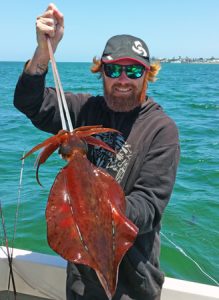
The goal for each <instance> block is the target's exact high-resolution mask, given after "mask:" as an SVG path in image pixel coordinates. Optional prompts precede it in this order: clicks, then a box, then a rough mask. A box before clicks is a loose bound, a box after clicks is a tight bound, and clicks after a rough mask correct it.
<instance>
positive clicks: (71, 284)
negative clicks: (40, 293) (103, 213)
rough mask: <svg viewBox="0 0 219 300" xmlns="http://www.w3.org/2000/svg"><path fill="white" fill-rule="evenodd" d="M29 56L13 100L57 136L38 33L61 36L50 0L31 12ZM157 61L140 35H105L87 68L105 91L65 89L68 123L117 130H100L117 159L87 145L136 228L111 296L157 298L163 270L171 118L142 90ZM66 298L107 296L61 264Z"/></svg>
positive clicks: (174, 153)
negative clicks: (120, 193) (33, 38)
mask: <svg viewBox="0 0 219 300" xmlns="http://www.w3.org/2000/svg"><path fill="white" fill-rule="evenodd" d="M36 27H37V41H38V46H37V48H36V51H35V54H34V56H33V58H32V59H31V60H30V61H29V62H28V63H27V64H26V66H25V69H24V72H23V74H22V75H21V77H20V78H19V81H18V83H17V86H16V90H15V98H14V104H15V106H16V107H17V108H18V109H19V110H20V111H22V112H23V113H25V114H26V115H27V117H28V118H30V120H31V121H32V122H33V124H34V125H35V126H36V127H38V128H39V129H41V130H44V131H47V132H51V133H54V134H56V133H57V132H58V131H59V130H60V129H61V120H60V116H59V110H58V104H57V97H56V92H55V90H54V89H52V88H45V86H44V80H45V76H46V71H47V66H48V62H49V53H48V49H47V44H46V38H45V34H48V35H49V36H50V38H51V43H52V46H53V50H54V51H55V49H56V48H57V46H58V43H59V41H60V40H61V38H62V36H63V31H64V18H63V16H62V14H61V13H60V12H59V11H58V9H57V8H56V7H55V6H54V5H53V4H50V5H49V7H48V8H47V10H46V11H45V13H44V14H43V15H42V16H40V17H38V18H37V23H36ZM158 71H159V65H157V64H151V63H150V57H149V51H148V48H147V46H146V44H145V43H144V41H142V40H141V39H139V38H136V37H133V36H130V35H119V36H114V37H112V38H111V39H110V40H109V41H108V42H107V44H106V47H105V49H104V51H103V54H102V57H101V59H100V60H96V59H94V65H93V67H92V72H100V75H101V77H102V80H103V90H104V96H96V97H94V96H91V95H85V94H77V95H76V94H72V93H66V100H67V103H68V107H69V111H70V115H71V118H72V122H73V126H74V127H79V126H82V125H97V124H101V125H103V126H104V127H111V128H115V129H117V130H119V131H120V132H121V133H122V137H121V136H118V135H116V134H114V133H113V134H112V133H105V134H102V135H100V136H99V138H101V139H102V140H103V141H104V142H107V143H108V144H109V145H110V146H111V147H112V148H114V149H115V150H116V151H117V155H116V157H114V156H113V155H111V154H110V153H109V152H107V151H104V150H103V149H101V150H100V149H97V148H95V147H93V148H92V149H90V151H89V155H88V158H89V159H90V160H91V161H92V162H93V163H94V164H96V165H97V166H100V167H103V168H105V169H106V170H107V171H108V172H109V173H110V174H111V175H112V176H114V177H115V178H116V180H117V181H118V182H119V183H120V185H121V186H122V188H123V189H124V192H125V196H126V215H127V217H128V218H129V219H130V220H131V221H132V222H133V223H134V224H135V225H136V226H137V227H138V229H139V233H138V236H137V239H136V241H135V243H134V245H133V247H131V248H130V250H129V251H128V252H127V253H126V255H125V256H124V258H123V260H122V262H121V264H120V267H119V275H118V285H117V290H116V293H115V296H114V297H113V299H114V300H119V299H120V300H125V299H127V300H131V299H134V300H158V299H160V295H161V289H162V284H163V281H164V275H163V273H162V272H161V271H160V269H159V253H160V238H159V231H160V222H161V217H162V214H163V212H164V209H165V207H166V205H167V203H168V201H169V199H170V195H171V192H172V189H173V185H174V182H175V176H176V169H177V164H178V160H179V142H178V132H177V129H176V126H175V123H174V122H173V121H172V120H171V119H170V118H169V117H168V116H167V115H166V114H165V113H164V112H163V110H162V108H161V107H160V106H159V105H158V104H157V103H155V102H154V101H153V100H152V99H150V98H149V97H148V96H147V95H146V89H147V84H148V81H154V80H155V75H156V74H157V73H158ZM67 299H68V300H70V299H89V300H92V299H95V300H106V299H107V297H106V294H105V292H104V290H103V288H102V287H101V285H100V283H99V281H98V279H97V276H96V274H95V272H94V271H93V270H92V269H90V268H88V267H86V266H83V265H78V264H77V265H75V264H72V263H69V264H68V268H67Z"/></svg>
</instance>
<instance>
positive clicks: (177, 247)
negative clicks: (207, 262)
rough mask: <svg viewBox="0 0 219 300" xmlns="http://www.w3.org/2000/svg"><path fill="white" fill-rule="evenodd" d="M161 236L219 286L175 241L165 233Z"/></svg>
mask: <svg viewBox="0 0 219 300" xmlns="http://www.w3.org/2000/svg"><path fill="white" fill-rule="evenodd" d="M160 234H161V235H162V236H163V237H164V238H165V239H166V240H167V241H168V242H169V243H170V244H171V245H173V246H174V247H175V248H176V249H177V250H178V251H179V252H181V253H182V254H183V255H184V256H185V257H186V258H188V259H189V260H191V261H192V262H193V263H194V264H195V265H196V266H197V267H198V269H199V270H200V271H201V272H202V273H203V274H204V275H205V276H206V277H208V278H209V279H210V280H212V281H213V282H214V283H215V284H216V285H218V286H219V282H218V281H217V280H216V279H214V278H213V277H212V276H210V275H209V274H208V273H206V272H205V271H204V270H203V268H202V267H201V266H200V265H199V264H198V263H197V262H196V261H195V260H194V259H193V258H192V257H191V256H189V255H188V254H187V253H186V252H185V251H184V250H183V249H182V248H181V247H180V246H178V245H176V244H175V243H174V242H173V241H171V240H170V239H169V238H168V237H167V236H166V235H165V234H164V233H163V232H160Z"/></svg>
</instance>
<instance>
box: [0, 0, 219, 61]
mask: <svg viewBox="0 0 219 300" xmlns="http://www.w3.org/2000/svg"><path fill="white" fill-rule="evenodd" d="M0 1H1V3H0V11H1V17H0V38H1V43H0V61H26V60H27V59H29V58H31V57H32V55H33V53H34V50H35V48H36V45H37V43H36V34H35V31H36V30H35V21H36V17H37V16H39V15H41V14H42V13H43V12H44V10H45V9H46V8H47V6H48V5H49V3H50V1H45V0H14V1H13V0H0ZM53 3H54V4H55V5H56V6H57V7H58V9H59V10H60V11H61V12H62V13H63V14H64V17H65V34H64V37H63V39H62V41H61V43H60V45H59V47H58V49H57V51H56V54H55V57H56V60H57V61H69V62H70V61H73V62H90V61H92V58H93V57H94V56H97V57H100V56H101V54H102V51H103V48H104V46H105V44H106V41H107V40H108V39H109V38H110V37H111V36H113V35H117V34H131V35H134V36H137V37H140V38H142V39H143V40H144V41H145V42H146V44H147V45H148V47H149V50H150V54H151V56H154V57H156V58H164V57H166V58H172V57H178V56H182V57H185V56H188V57H191V58H193V57H196V58H197V57H203V58H208V57H212V56H214V57H216V58H219V17H218V12H219V0H153V1H148V0H137V1H135V0H110V1H103V0H77V1H75V0H62V1H61V0H56V1H54V2H53Z"/></svg>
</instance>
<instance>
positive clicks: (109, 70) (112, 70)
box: [104, 64, 122, 78]
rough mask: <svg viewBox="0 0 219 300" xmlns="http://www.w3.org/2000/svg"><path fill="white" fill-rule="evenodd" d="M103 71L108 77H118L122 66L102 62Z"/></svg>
mask: <svg viewBox="0 0 219 300" xmlns="http://www.w3.org/2000/svg"><path fill="white" fill-rule="evenodd" d="M104 72H105V74H106V76H108V77H110V78H118V77H119V76H120V75H121V73H122V66H120V65H115V64H104Z"/></svg>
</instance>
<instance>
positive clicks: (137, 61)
mask: <svg viewBox="0 0 219 300" xmlns="http://www.w3.org/2000/svg"><path fill="white" fill-rule="evenodd" d="M127 59H128V60H132V61H133V62H135V63H138V64H141V65H143V66H144V67H145V68H146V69H147V70H150V65H147V64H146V63H145V62H143V61H142V60H139V59H135V58H132V57H128V56H127V57H120V58H116V59H104V58H102V62H103V63H108V64H109V63H115V62H119V61H123V60H127Z"/></svg>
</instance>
